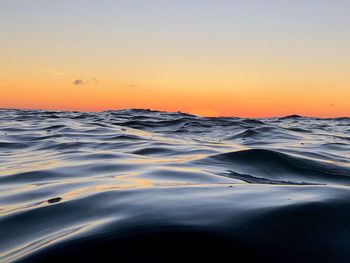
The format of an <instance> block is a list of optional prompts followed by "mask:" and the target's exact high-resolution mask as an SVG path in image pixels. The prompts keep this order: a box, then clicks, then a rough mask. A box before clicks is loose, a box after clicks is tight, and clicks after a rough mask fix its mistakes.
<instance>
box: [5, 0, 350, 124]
mask: <svg viewBox="0 0 350 263" xmlns="http://www.w3.org/2000/svg"><path fill="white" fill-rule="evenodd" d="M102 2H104V3H102ZM141 2H142V3H143V1H140V2H139V3H141ZM311 2H312V3H314V5H315V6H311V5H302V4H300V3H299V2H298V3H297V4H296V3H294V4H292V3H289V4H287V3H284V4H280V5H277V6H276V3H277V2H276V1H267V4H264V5H262V4H261V2H260V3H259V2H258V1H252V3H253V4H249V5H248V4H246V3H245V2H244V1H237V2H235V3H232V2H228V1H218V2H217V4H216V5H214V6H213V5H212V4H210V3H209V2H207V1H203V3H202V4H200V2H198V1H189V2H187V4H186V3H185V2H184V1H179V2H177V3H172V4H170V3H169V2H167V4H164V2H163V3H162V2H161V1H154V2H152V4H147V2H146V1H145V2H144V5H136V4H135V3H136V2H134V1H130V2H129V3H128V4H126V3H112V2H110V1H101V2H100V4H97V3H96V2H92V1H87V2H79V3H74V4H70V2H69V1H61V2H60V4H58V3H55V4H51V5H50V4H48V3H46V2H44V1H40V0H38V1H34V0H28V1H26V2H22V1H8V0H4V1H3V2H1V3H0V10H2V11H0V16H1V17H2V21H5V22H7V23H1V25H0V31H1V32H4V33H3V34H2V36H1V37H2V39H1V41H0V107H2V108H28V109H59V110H84V111H100V110H106V109H124V108H150V109H157V110H166V111H183V112H187V113H193V114H199V115H207V116H217V115H226V116H242V117H267V116H283V115H289V114H299V115H308V116H321V117H331V116H350V104H349V103H348V100H349V98H350V78H349V76H350V53H349V52H348V47H349V44H350V41H349V40H350V37H349V33H348V32H349V31H348V30H346V27H345V26H344V22H350V21H347V20H348V17H347V14H346V13H345V12H343V11H342V10H343V9H344V6H341V5H340V2H339V3H338V4H337V3H333V4H332V3H328V4H325V3H323V2H322V3H319V2H317V1H311ZM336 2H337V1H336ZM84 3H85V4H84ZM148 3H149V2H148ZM188 3H190V4H188ZM317 3H318V4H317ZM342 3H343V5H344V2H342ZM345 5H346V3H345ZM330 8H331V9H330ZM293 10H294V11H298V12H294V13H293ZM276 12H277V13H276ZM241 13H242V14H244V15H242V14H241ZM320 17H322V19H321V18H320ZM345 24H346V23H345Z"/></svg>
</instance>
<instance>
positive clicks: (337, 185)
mask: <svg viewBox="0 0 350 263" xmlns="http://www.w3.org/2000/svg"><path fill="white" fill-rule="evenodd" d="M349 161H350V119H349V118H338V119H317V118H303V117H300V116H289V117H286V118H280V119H278V118H271V119H240V118H200V117H196V116H191V115H186V114H181V113H162V112H152V111H145V110H124V111H106V112H100V113H77V112H53V111H21V110H1V111H0V261H1V262H7V261H24V262H38V261H50V262H52V261H60V262H62V260H79V261H98V260H100V261H101V260H107V259H108V260H109V261H118V260H120V261H122V262H125V261H136V260H143V262H151V261H162V262H167V261H168V260H170V259H177V260H182V262H186V261H187V260H189V259H191V260H194V261H195V262H196V260H203V259H213V260H214V261H215V260H216V261H221V262H222V261H224V260H225V261H228V262H231V261H233V262H234V261H237V262H238V261H239V262H242V259H244V260H248V259H249V260H250V259H254V260H256V261H259V262H261V261H276V262H296V261H298V262H310V261H314V262H321V261H322V262H350V247H349V246H350V187H349V186H350V162H349Z"/></svg>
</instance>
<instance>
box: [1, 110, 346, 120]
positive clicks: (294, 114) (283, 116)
mask: <svg viewBox="0 0 350 263" xmlns="http://www.w3.org/2000/svg"><path fill="white" fill-rule="evenodd" d="M0 110H27V111H30V110H32V111H57V112H82V113H84V112H85V113H99V112H106V111H125V110H143V111H153V112H163V113H181V114H187V115H192V116H196V117H201V118H241V119H272V118H278V119H280V118H286V117H295V118H317V119H341V118H350V116H337V117H319V116H306V115H299V114H296V113H292V114H287V115H280V116H278V115H275V116H269V117H240V116H234V115H227V116H225V115H217V116H204V115H203V116H201V115H198V114H192V113H188V112H183V111H166V110H157V109H150V108H148V109H147V108H122V109H106V110H97V111H88V110H62V109H47V108H2V107H0Z"/></svg>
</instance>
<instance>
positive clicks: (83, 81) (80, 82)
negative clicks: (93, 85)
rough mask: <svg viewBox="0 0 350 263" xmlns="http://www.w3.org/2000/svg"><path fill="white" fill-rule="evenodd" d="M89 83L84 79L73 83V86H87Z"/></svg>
mask: <svg viewBox="0 0 350 263" xmlns="http://www.w3.org/2000/svg"><path fill="white" fill-rule="evenodd" d="M88 82H89V81H87V80H83V79H76V80H74V81H73V85H85V84H87V83H88Z"/></svg>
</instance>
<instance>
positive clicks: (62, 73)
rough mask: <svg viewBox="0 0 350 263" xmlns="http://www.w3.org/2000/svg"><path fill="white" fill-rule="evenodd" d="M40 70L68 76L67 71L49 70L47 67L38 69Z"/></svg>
mask: <svg viewBox="0 0 350 263" xmlns="http://www.w3.org/2000/svg"><path fill="white" fill-rule="evenodd" d="M40 71H42V72H46V73H50V74H54V75H58V76H68V74H67V73H64V72H58V71H54V70H49V69H40Z"/></svg>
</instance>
